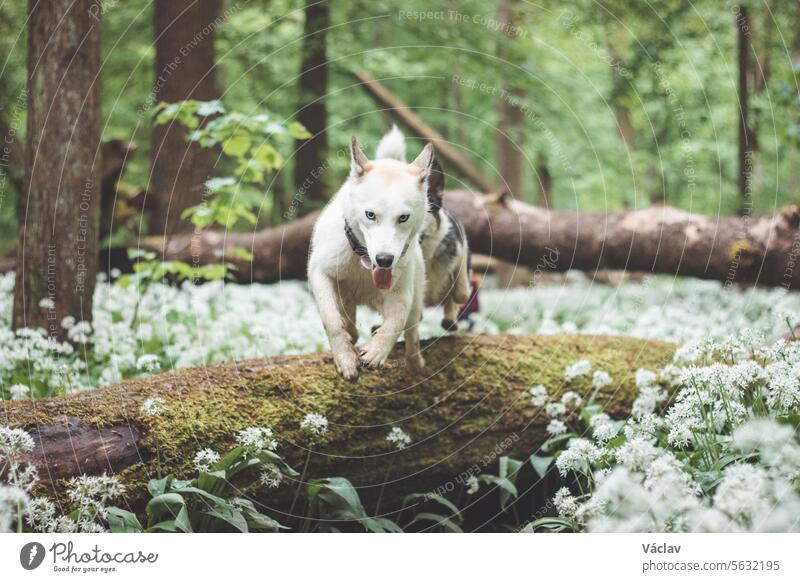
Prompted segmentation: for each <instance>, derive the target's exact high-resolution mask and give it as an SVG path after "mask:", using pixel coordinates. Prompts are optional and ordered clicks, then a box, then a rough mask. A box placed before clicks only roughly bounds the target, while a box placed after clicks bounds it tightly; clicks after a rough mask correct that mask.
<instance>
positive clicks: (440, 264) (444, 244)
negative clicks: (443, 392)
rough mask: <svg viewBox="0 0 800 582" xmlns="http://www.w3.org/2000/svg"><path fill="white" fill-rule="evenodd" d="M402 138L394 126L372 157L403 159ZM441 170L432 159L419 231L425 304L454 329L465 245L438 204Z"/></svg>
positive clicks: (466, 284) (462, 292)
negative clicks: (438, 309)
mask: <svg viewBox="0 0 800 582" xmlns="http://www.w3.org/2000/svg"><path fill="white" fill-rule="evenodd" d="M405 156H406V154H405V138H404V137H403V134H402V133H400V130H399V129H397V127H396V126H394V127H392V129H391V131H389V133H387V134H386V135H385V136H384V137H383V139H381V142H380V143H379V144H378V151H377V152H376V154H375V157H376V158H378V159H384V158H389V159H394V160H398V161H401V162H404V161H405ZM443 192H444V172H443V171H442V167H441V166H440V165H439V163H438V162H437V161H436V160H434V161H433V164H432V166H431V175H430V178H429V179H428V215H427V216H426V217H425V226H424V227H423V229H422V233H421V234H420V245H421V246H422V256H423V258H424V259H425V305H426V306H428V307H438V306H439V305H441V306H442V307H443V308H444V317H443V318H442V327H443V328H444V329H446V330H448V331H452V330H455V329H457V328H458V308H459V305H461V304H464V303H466V302H467V301H469V298H470V281H469V270H470V264H469V263H470V260H469V247H468V245H467V237H466V234H465V233H464V226H463V225H462V224H461V222H460V221H459V220H458V219H457V218H456V217H455V216H453V215H452V214H451V213H450V212H449V211H448V210H447V209H446V208H443V207H442V193H443Z"/></svg>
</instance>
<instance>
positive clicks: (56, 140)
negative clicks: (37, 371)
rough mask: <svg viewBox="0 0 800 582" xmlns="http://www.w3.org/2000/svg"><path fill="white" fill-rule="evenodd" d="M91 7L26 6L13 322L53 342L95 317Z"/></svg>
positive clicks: (96, 40)
mask: <svg viewBox="0 0 800 582" xmlns="http://www.w3.org/2000/svg"><path fill="white" fill-rule="evenodd" d="M93 4H94V3H93V2H91V1H90V0H77V1H74V0H53V1H51V2H47V3H44V2H38V1H36V0H30V2H29V4H28V18H29V31H28V120H27V151H26V162H25V184H24V192H23V195H22V200H21V204H20V205H19V217H18V224H19V227H18V236H19V241H20V244H19V247H18V251H17V261H16V266H17V279H16V281H17V283H16V286H15V289H14V315H13V324H14V326H15V327H17V328H19V327H42V328H45V329H46V330H47V332H48V334H49V335H51V336H52V337H56V338H61V337H62V336H63V329H62V327H61V320H62V319H63V318H64V317H66V316H67V315H71V316H73V317H75V318H76V319H78V320H91V319H92V296H93V293H94V286H95V274H96V272H97V233H98V217H99V210H100V200H99V196H100V185H99V183H100V181H99V177H100V121H101V119H100V20H99V18H100V15H99V12H95V11H93V10H92V8H93ZM43 299H48V300H49V301H50V302H51V304H50V305H45V304H42V303H40V302H41V301H42V300H43Z"/></svg>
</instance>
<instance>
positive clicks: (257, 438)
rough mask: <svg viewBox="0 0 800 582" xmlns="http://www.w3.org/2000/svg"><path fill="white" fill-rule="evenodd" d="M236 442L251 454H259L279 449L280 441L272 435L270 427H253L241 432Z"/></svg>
mask: <svg viewBox="0 0 800 582" xmlns="http://www.w3.org/2000/svg"><path fill="white" fill-rule="evenodd" d="M236 442H237V443H239V446H240V447H244V448H245V449H247V450H248V451H249V452H250V453H251V454H258V453H260V452H262V451H274V450H275V449H277V448H278V441H277V440H275V437H274V436H273V434H272V429H271V428H268V427H255V426H251V427H248V428H245V429H243V430H240V431H239V433H238V434H237V435H236Z"/></svg>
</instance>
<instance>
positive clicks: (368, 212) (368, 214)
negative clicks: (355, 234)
mask: <svg viewBox="0 0 800 582" xmlns="http://www.w3.org/2000/svg"><path fill="white" fill-rule="evenodd" d="M366 215H367V218H368V219H369V220H375V213H374V212H372V210H367V212H366Z"/></svg>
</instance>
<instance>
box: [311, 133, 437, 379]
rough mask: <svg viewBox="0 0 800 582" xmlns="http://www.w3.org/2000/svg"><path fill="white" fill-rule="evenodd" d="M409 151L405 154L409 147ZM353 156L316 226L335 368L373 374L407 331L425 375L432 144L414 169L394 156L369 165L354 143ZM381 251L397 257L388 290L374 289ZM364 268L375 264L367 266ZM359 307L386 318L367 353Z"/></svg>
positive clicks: (323, 307)
mask: <svg viewBox="0 0 800 582" xmlns="http://www.w3.org/2000/svg"><path fill="white" fill-rule="evenodd" d="M401 137H402V136H401ZM389 143H391V142H389ZM396 145H397V144H396V143H395V146H396ZM402 147H403V150H405V145H404V144H403V145H402ZM350 153H351V170H350V176H349V177H348V179H347V180H346V181H345V183H344V184H343V185H342V187H341V188H340V189H339V191H338V192H337V193H336V194H335V196H334V197H333V199H332V200H331V201H330V202H329V203H328V205H327V206H326V207H325V209H324V210H323V211H322V213H321V214H320V217H319V219H318V220H317V223H316V225H315V226H314V233H313V235H312V239H311V255H310V257H309V261H308V281H309V284H310V286H311V292H312V293H313V295H314V299H315V300H316V302H317V307H318V309H319V313H320V317H321V318H322V323H323V326H324V327H325V332H326V334H327V336H328V340H329V342H330V345H331V351H332V352H333V360H334V363H335V365H336V369H337V371H338V372H339V374H341V375H342V376H343V377H344V378H347V379H349V380H352V379H355V378H356V377H357V376H358V367H359V360H360V363H361V364H363V365H365V366H367V367H370V368H378V367H381V366H383V365H384V363H385V362H386V358H387V357H388V355H389V352H390V351H391V350H392V347H393V346H394V344H395V343H396V341H397V338H398V337H399V336H400V334H401V333H403V334H404V335H405V357H406V362H407V364H408V365H409V367H410V368H411V369H413V370H418V369H420V368H422V367H423V366H424V365H425V362H424V360H423V358H422V354H421V353H420V344H419V330H418V325H419V321H420V319H421V318H422V308H423V301H424V288H425V263H424V259H423V255H422V249H421V247H420V243H419V235H420V233H421V231H422V229H423V228H424V227H425V225H426V217H427V214H428V201H427V187H428V177H429V175H430V171H431V165H432V163H433V146H431V145H430V144H428V145H427V146H425V149H424V150H423V151H422V153H421V154H420V155H419V157H417V159H416V160H415V161H414V162H412V163H411V164H407V163H406V162H405V161H400V160H398V159H391V158H384V159H376V160H372V161H370V160H368V159H367V157H366V156H365V155H364V153H363V152H362V151H361V149H360V148H359V146H358V144H357V142H356V139H355V138H353V140H352V144H351V152H350ZM394 153H397V151H395V152H394ZM403 153H404V152H403ZM367 211H369V212H370V213H374V219H370V218H368V217H367ZM406 214H407V215H409V216H408V219H407V220H406V221H405V222H402V223H401V222H400V221H399V218H400V217H401V216H403V215H406ZM345 221H347V224H348V225H349V226H350V228H351V229H352V232H353V234H354V235H355V237H356V238H357V240H358V241H359V242H360V243H361V244H362V245H363V246H364V247H366V251H367V253H368V258H367V257H365V258H364V260H363V261H362V260H361V258H360V257H359V256H358V255H357V254H356V253H355V252H354V251H353V249H352V247H351V245H350V242H349V241H348V238H347V236H346V234H345ZM381 253H386V254H390V255H393V256H394V262H393V265H392V281H391V287H390V288H389V289H387V290H380V289H378V288H377V287H376V286H375V285H374V284H373V278H372V273H371V269H374V268H375V265H376V264H377V260H376V255H378V254H381ZM363 263H367V264H368V263H371V265H368V267H367V268H365V266H364V264H363ZM359 305H367V306H369V307H371V308H373V309H375V310H376V311H378V312H379V313H380V314H381V315H382V316H383V323H382V324H381V326H380V327H379V328H378V329H377V330H376V332H375V333H374V334H373V335H372V337H371V338H370V339H369V341H368V342H367V344H366V345H365V346H364V347H363V348H362V349H361V351H360V354H358V353H357V352H356V349H355V347H354V344H355V342H356V341H357V339H358V332H357V330H356V308H357V307H358V306H359ZM359 356H360V357H359Z"/></svg>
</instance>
